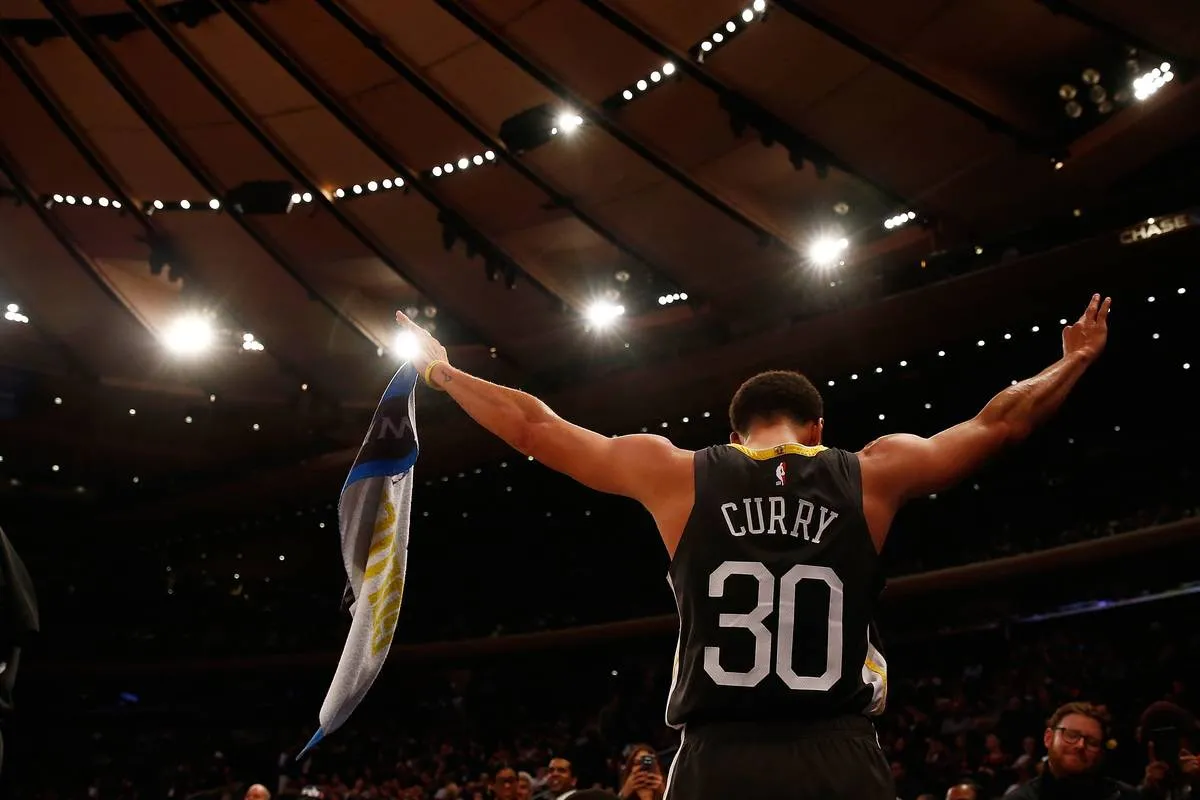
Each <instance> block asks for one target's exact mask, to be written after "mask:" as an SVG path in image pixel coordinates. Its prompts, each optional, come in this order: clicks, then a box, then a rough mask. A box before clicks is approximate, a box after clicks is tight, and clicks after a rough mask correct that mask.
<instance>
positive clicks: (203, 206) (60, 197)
mask: <svg viewBox="0 0 1200 800" xmlns="http://www.w3.org/2000/svg"><path fill="white" fill-rule="evenodd" d="M575 120H578V121H579V123H582V122H583V118H582V117H579V116H578V115H572V117H571V118H568V119H565V122H566V124H567V125H568V126H571V127H577V126H578V123H575ZM495 160H496V153H495V151H492V150H487V151H484V152H482V153H477V154H475V155H473V156H463V157H461V158H459V159H458V160H457V161H447V162H446V163H445V164H442V165H441V166H435V167H433V168H432V169H428V170H425V171H424V173H422V174H424V175H427V176H430V177H434V178H439V177H441V176H443V175H449V174H450V173H452V172H454V171H455V170H458V171H460V172H461V171H464V170H466V169H467V168H468V167H470V166H472V165H474V166H482V165H484V164H488V163H492V162H494V161H495ZM405 186H406V184H405V182H404V178H402V177H400V176H399V175H397V176H395V177H388V178H377V179H372V180H369V181H366V182H364V183H355V184H351V185H349V186H338V187H336V188H334V189H332V190H330V192H329V194H330V195H331V196H332V198H333V199H336V200H344V199H346V198H351V199H352V198H354V197H360V196H363V195H368V194H377V193H379V192H387V191H397V190H404V188H405ZM315 200H316V198H315V197H314V196H313V193H312V192H307V191H306V192H294V193H293V194H292V197H291V201H292V205H293V206H300V205H306V204H309V203H312V202H314V201H315ZM58 203H61V204H64V205H68V206H75V205H80V206H89V207H90V206H94V207H97V208H111V209H116V210H118V211H120V210H121V208H122V205H121V201H120V200H110V199H109V198H107V197H96V198H93V197H90V196H88V195H84V196H82V197H76V196H75V195H70V194H66V195H64V194H53V195H47V196H45V197H43V198H42V204H43V205H44V206H46V208H50V207H52V206H54V205H55V204H58ZM221 208H222V203H221V201H220V200H219V199H217V198H216V197H212V198H209V199H208V200H148V201H146V202H144V203H143V204H142V210H143V211H144V212H145V213H146V214H154V213H155V212H159V211H220V210H221Z"/></svg>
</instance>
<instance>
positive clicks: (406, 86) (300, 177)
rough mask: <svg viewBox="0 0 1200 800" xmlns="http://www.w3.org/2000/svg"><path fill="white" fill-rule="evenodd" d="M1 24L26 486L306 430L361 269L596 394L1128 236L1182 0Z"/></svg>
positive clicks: (852, 335)
mask: <svg viewBox="0 0 1200 800" xmlns="http://www.w3.org/2000/svg"><path fill="white" fill-rule="evenodd" d="M0 57H2V59H0V61H2V63H0V109H2V112H0V113H2V114H3V120H4V122H3V124H2V125H0V301H3V303H4V304H6V305H8V304H13V305H12V306H9V308H10V311H9V314H8V316H9V318H8V319H7V320H6V321H4V322H0V364H3V365H4V368H5V369H4V372H3V375H4V384H5V385H4V387H3V391H4V392H5V394H6V395H7V397H8V398H9V403H8V405H9V406H10V407H11V408H10V410H9V413H8V414H7V416H8V417H9V419H8V420H7V421H3V422H0V431H2V435H3V441H4V442H6V444H5V447H6V449H7V450H8V452H7V453H5V454H4V455H5V456H6V461H5V463H4V465H3V466H4V467H6V468H8V469H10V470H15V471H13V472H12V474H13V475H14V478H13V480H14V481H16V480H18V479H17V478H16V477H15V476H16V475H17V474H20V475H21V476H22V478H21V480H23V482H24V483H26V484H28V483H30V482H31V478H30V476H41V478H44V479H46V480H47V481H52V480H56V481H58V483H56V484H52V485H53V486H59V488H60V489H61V490H62V491H64V492H67V491H69V490H70V489H71V488H72V487H74V486H75V484H76V483H77V482H78V483H80V484H82V482H84V481H85V480H88V481H96V480H100V479H102V478H103V477H105V476H108V475H113V476H119V479H120V481H122V482H128V481H129V477H128V476H129V475H132V474H136V473H139V472H140V473H141V474H148V473H150V474H154V473H161V474H172V473H181V472H187V473H188V474H193V473H194V474H204V475H207V476H212V477H214V481H215V482H214V485H215V486H217V487H218V491H224V490H225V487H226V486H227V485H229V484H230V483H237V482H238V481H239V480H242V475H243V473H244V471H246V470H253V471H255V472H258V473H263V470H267V473H263V474H266V475H267V476H268V477H265V478H263V480H267V481H269V482H272V483H273V484H274V485H277V486H280V487H293V488H294V487H295V486H296V485H297V484H296V480H295V478H296V474H297V471H300V472H304V473H308V474H313V475H316V474H326V473H328V472H330V471H332V472H338V471H341V470H344V468H345V466H346V465H347V463H348V460H349V457H350V455H351V454H352V452H353V447H354V445H355V443H356V442H357V441H358V439H359V438H360V437H361V434H362V430H363V429H364V425H365V420H366V418H367V414H369V409H370V408H371V407H373V405H374V402H375V400H376V399H377V397H378V394H379V392H380V391H381V389H382V387H383V385H384V384H385V383H386V380H387V377H388V376H389V375H390V373H391V372H392V371H393V370H394V369H395V367H396V365H397V354H396V352H395V351H396V344H395V329H394V325H393V322H392V315H393V311H394V310H395V309H397V308H408V309H415V310H417V312H418V314H417V316H418V317H419V318H420V319H421V320H422V321H423V323H424V324H426V325H429V326H430V327H431V328H432V329H434V330H435V332H436V333H437V334H438V335H439V336H441V337H443V339H444V340H446V341H447V342H448V343H449V344H450V345H451V355H452V360H453V361H454V362H455V363H457V364H458V365H460V366H463V367H464V368H466V369H469V370H472V371H475V372H477V373H478V374H481V375H483V376H485V377H488V378H490V379H493V380H497V381H500V382H503V383H507V384H510V385H518V386H523V387H526V388H534V389H537V390H539V391H540V392H545V393H547V399H549V400H550V401H551V403H552V404H554V405H556V406H557V407H560V408H561V409H562V410H564V411H567V412H570V413H571V414H573V415H576V416H577V417H579V416H580V415H581V419H580V421H582V422H585V423H588V424H594V425H597V426H600V427H601V428H602V429H605V430H611V431H612V432H617V431H619V430H628V429H629V426H630V425H633V424H636V422H637V421H639V420H641V419H645V418H647V417H653V416H654V415H657V414H663V413H670V412H672V411H673V410H674V407H675V406H678V405H679V404H681V403H683V402H684V401H685V400H686V401H687V402H693V403H694V402H700V401H704V402H708V401H709V400H710V399H715V398H716V397H717V396H718V395H719V394H721V393H723V392H724V391H726V387H727V384H728V383H729V382H730V381H733V380H735V378H737V377H738V376H739V375H740V372H739V370H740V371H741V372H744V371H746V370H748V369H750V368H753V367H755V366H758V365H764V364H766V363H771V362H772V361H774V363H778V362H779V361H780V359H787V360H788V361H789V362H790V363H802V364H804V365H805V368H806V369H812V370H818V371H819V370H821V369H832V368H835V367H841V366H845V365H846V364H852V363H853V362H855V360H856V359H861V358H862V357H863V356H864V354H865V353H870V354H871V355H872V357H874V356H877V355H880V354H885V355H886V354H888V353H889V352H890V351H892V350H895V349H896V348H897V347H898V346H900V345H901V344H903V345H905V346H912V345H913V344H914V343H920V342H925V343H932V342H935V341H936V339H937V337H938V336H943V335H946V331H947V330H948V329H952V328H969V327H970V326H971V325H976V324H986V322H987V321H988V320H990V319H996V318H998V315H1000V314H1002V313H1003V312H1004V309H1005V302H1004V301H1010V300H1011V301H1014V302H1015V301H1018V299H1019V298H1025V299H1028V298H1029V297H1031V296H1034V295H1036V294H1037V291H1038V287H1039V286H1041V285H1042V284H1043V283H1047V282H1048V281H1049V280H1050V279H1049V278H1048V277H1047V276H1048V275H1050V274H1054V275H1055V276H1057V278H1062V276H1063V275H1070V274H1075V275H1083V274H1087V270H1089V269H1099V268H1100V267H1103V266H1105V265H1108V266H1109V267H1111V268H1112V269H1119V268H1122V267H1123V266H1128V261H1127V259H1128V256H1127V254H1126V253H1125V252H1124V251H1122V250H1120V249H1119V248H1115V247H1112V246H1111V245H1112V242H1111V241H1110V240H1108V239H1105V240H1104V241H1103V242H1102V243H1098V241H1099V239H1098V238H1089V237H1100V235H1101V234H1102V233H1105V232H1107V230H1108V228H1105V227H1104V226H1105V225H1109V226H1110V227H1112V226H1119V225H1121V224H1126V223H1128V222H1130V221H1132V218H1133V216H1137V214H1133V212H1132V211H1130V210H1129V207H1128V202H1126V201H1129V202H1132V201H1131V198H1133V199H1136V200H1138V201H1139V202H1148V203H1150V206H1151V207H1150V208H1149V211H1146V210H1141V211H1138V214H1140V215H1141V216H1143V217H1144V216H1145V214H1146V213H1151V212H1152V213H1166V212H1169V211H1171V210H1172V209H1171V208H1169V207H1167V208H1154V207H1153V202H1154V200H1153V199H1151V200H1149V201H1147V200H1146V197H1147V196H1148V195H1147V189H1148V187H1147V186H1144V185H1142V184H1139V183H1138V176H1139V175H1141V174H1142V173H1143V172H1144V171H1145V170H1147V169H1148V168H1150V167H1152V166H1154V165H1159V168H1160V169H1159V171H1160V173H1161V172H1162V168H1161V165H1162V163H1163V159H1164V158H1169V157H1170V156H1172V154H1177V153H1180V152H1184V151H1186V150H1187V148H1188V147H1189V146H1190V145H1194V144H1195V141H1196V137H1197V135H1200V88H1198V82H1197V81H1195V80H1194V76H1195V65H1196V63H1197V58H1198V57H1200V15H1197V14H1196V13H1195V11H1194V9H1193V8H1192V7H1191V3H1190V2H1189V0H1147V2H1143V3H1138V4H1129V3H1122V2H1118V0H1086V1H1085V0H1077V1H1074V2H1063V1H1061V0H1041V1H1040V2H1039V1H1036V0H1019V1H1018V2H1014V1H1013V0H916V1H915V2H908V3H891V2H878V1H877V0H870V1H869V2H867V1H865V0H864V1H861V2H854V3H836V2H832V0H773V1H772V2H761V0H759V2H753V3H751V4H749V5H747V4H743V3H736V2H730V0H686V1H684V0H486V2H485V1H483V0H478V1H477V2H467V0H406V1H405V2H402V3H401V2H395V0H270V2H244V1H243V0H182V1H180V2H160V3H157V4H155V3H152V2H150V1H149V0H74V1H73V2H67V1H66V0H44V2H37V0H0ZM1154 70H1158V72H1157V73H1155V72H1154ZM1156 75H1157V78H1156V77H1155V76H1156ZM1135 86H1136V87H1137V89H1135ZM1068 87H1069V88H1068ZM1167 172H1170V170H1169V168H1168V169H1167ZM1150 188H1153V187H1152V186H1151V187H1150ZM1081 208H1082V209H1086V212H1087V213H1086V214H1081V213H1080V212H1079V211H1077V209H1081ZM1123 213H1124V214H1127V218H1124V219H1123V218H1121V214H1123ZM1106 215H1107V216H1106ZM1081 216H1082V217H1083V218H1084V222H1083V223H1081V222H1080V218H1081ZM1072 219H1074V222H1071V220H1072ZM1089 219H1092V220H1100V222H1098V223H1096V225H1097V227H1093V228H1088V227H1087V226H1086V224H1084V223H1085V222H1086V221H1087V220H1089ZM1071 225H1074V226H1075V227H1073V228H1070V226H1071ZM1081 226H1082V227H1081ZM1067 228H1070V230H1066V229H1067ZM1031 232H1032V233H1031ZM1016 235H1021V236H1024V237H1025V238H1024V239H1020V240H1019V242H1018V241H1017V240H1014V239H1012V237H1013V236H1016ZM1188 236H1189V237H1192V236H1194V231H1193V232H1188ZM841 240H844V249H840V250H839V249H838V247H837V246H834V247H833V249H832V250H831V251H830V252H828V253H826V254H825V257H824V259H820V258H815V257H814V254H813V253H812V250H811V248H812V247H813V245H814V244H815V243H817V242H821V241H824V242H825V243H826V245H827V246H828V243H829V242H831V241H832V242H834V243H836V242H839V241H841ZM1014 242H1015V243H1014ZM1181 242H1182V243H1183V244H1186V245H1190V246H1192V247H1194V246H1195V239H1194V238H1188V239H1187V240H1186V241H1185V240H1184V239H1183V238H1182V237H1180V238H1178V239H1172V240H1171V241H1169V242H1165V243H1164V244H1163V245H1162V246H1163V247H1182V246H1183V244H1181ZM821 260H827V261H830V262H831V263H828V264H820V263H816V262H817V261H821ZM999 262H1005V263H1004V264H1003V265H1002V266H997V264H998V263H999ZM1072 270H1073V271H1074V272H1072ZM964 274H965V277H964ZM598 303H599V304H602V305H604V304H607V307H608V308H610V309H611V308H612V307H614V306H619V307H621V308H622V309H623V311H624V313H623V315H622V316H620V317H619V318H618V319H617V320H616V322H615V324H613V325H612V326H611V327H609V328H607V329H604V330H598V329H597V328H596V326H595V325H594V324H593V323H590V322H589V321H588V320H589V315H590V314H592V313H595V312H596V310H597V304H598ZM13 309H15V310H13ZM196 314H202V315H206V318H207V319H208V320H209V322H210V323H211V325H212V326H213V328H214V334H213V335H214V340H213V342H212V346H211V348H210V349H209V351H208V352H206V353H205V354H203V355H202V356H193V357H185V356H180V355H179V354H177V353H173V352H172V351H171V350H170V349H169V348H168V347H165V346H164V343H165V342H167V341H169V340H170V339H171V337H173V336H175V335H177V334H178V331H177V329H176V327H175V326H177V325H178V324H179V321H180V320H181V319H185V318H188V317H189V316H190V315H196ZM14 317H15V319H14ZM21 320H27V321H26V322H22V321H21ZM897 331H901V332H902V334H901V335H897ZM422 402H423V403H425V402H426V401H424V400H423V401H422ZM444 402H445V401H444V400H442V399H440V398H433V397H432V396H428V402H427V404H426V405H427V407H428V408H430V409H431V411H430V414H431V416H430V420H431V421H430V424H429V427H427V428H424V430H423V437H424V438H425V439H426V440H429V441H433V442H436V443H438V446H439V448H440V449H441V452H442V459H443V461H444V462H445V463H450V462H451V461H452V460H454V459H458V461H460V462H461V461H462V460H464V459H469V458H470V456H469V455H463V453H464V452H466V453H469V452H471V448H472V447H475V446H478V445H480V443H481V442H482V439H481V438H480V437H479V436H478V435H477V432H476V431H474V429H473V428H472V426H470V425H469V424H467V423H466V422H465V421H464V419H463V418H462V416H461V415H459V414H457V412H452V411H450V410H448V409H446V408H445V407H444ZM135 412H136V413H135ZM452 445H453V447H452ZM451 454H453V455H451ZM435 458H436V456H435ZM51 461H53V462H54V465H55V467H57V469H56V470H55V472H61V473H62V475H61V476H53V475H51V474H50V471H49V470H48V464H49V463H50V462H51ZM75 476H78V477H75ZM98 476H99V477H98ZM216 476H225V477H226V478H227V480H225V481H221V480H215V477H216ZM32 482H37V481H32ZM60 484H61V485H60ZM242 485H243V486H248V485H251V484H247V483H243V484H242ZM214 496H215V495H213V494H211V493H210V494H202V495H196V497H197V498H204V502H210V501H211V499H212V498H213V497H214Z"/></svg>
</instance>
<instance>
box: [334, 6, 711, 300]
mask: <svg viewBox="0 0 1200 800" xmlns="http://www.w3.org/2000/svg"><path fill="white" fill-rule="evenodd" d="M317 3H318V4H319V5H320V6H321V8H322V9H324V10H325V12H326V13H327V14H329V16H331V17H332V18H333V19H334V21H335V22H337V23H338V24H339V25H341V26H342V27H343V28H345V29H346V31H347V32H348V33H350V35H351V36H353V37H354V38H356V39H358V41H359V42H360V43H361V44H362V45H363V47H365V48H366V49H367V50H369V51H370V52H371V53H373V54H374V55H375V57H376V58H378V59H379V60H380V61H382V62H383V63H384V64H386V65H387V66H388V67H389V68H390V69H391V70H392V71H393V72H395V73H396V74H397V75H399V76H400V77H401V78H402V79H403V80H404V81H405V82H406V83H408V85H410V86H412V87H413V88H414V89H416V90H417V91H418V92H420V93H421V94H422V95H423V96H424V97H425V98H426V99H427V100H429V101H430V102H431V103H433V104H434V105H435V106H437V107H438V109H440V110H441V111H442V113H444V114H445V115H446V116H448V117H449V118H450V119H452V120H454V121H455V122H456V123H457V124H458V125H459V127H461V128H462V129H463V130H465V131H466V132H467V133H469V134H471V136H472V137H474V138H475V140H476V141H478V142H479V143H480V144H481V145H483V146H484V147H485V148H487V149H489V150H491V151H492V152H494V153H496V155H497V156H498V157H499V158H500V160H502V161H503V162H504V163H506V164H508V165H509V166H510V167H512V168H513V169H514V170H516V171H517V173H518V174H519V175H520V176H521V177H523V178H524V179H525V180H527V181H529V182H530V183H531V184H533V185H534V186H536V187H537V188H538V189H539V190H540V191H542V192H543V193H545V194H546V196H547V197H549V198H550V202H551V203H553V204H554V206H555V207H556V208H562V209H564V210H566V211H569V212H570V213H571V214H572V215H573V216H574V217H575V218H576V219H578V220H579V221H580V222H581V223H583V224H584V225H585V226H586V227H588V228H589V229H591V230H592V232H593V233H595V234H596V235H597V236H599V237H600V238H601V239H603V240H604V241H606V242H608V243H609V244H611V245H612V246H613V247H614V248H616V250H617V251H618V252H620V253H621V254H622V255H624V256H625V257H627V258H629V259H630V260H632V261H635V262H637V263H638V264H641V265H642V266H643V267H644V268H645V269H646V270H648V271H649V272H650V273H651V275H652V276H655V277H659V278H660V279H665V280H667V281H669V282H670V283H671V284H673V285H675V286H678V287H679V288H681V289H687V288H688V287H687V286H685V285H684V283H683V280H682V278H681V277H672V276H671V270H669V269H667V268H665V267H662V266H660V265H659V264H656V263H655V262H654V261H653V260H652V259H651V258H650V257H649V256H647V255H646V254H645V253H643V252H641V251H639V250H637V249H635V248H634V247H633V246H632V245H630V244H629V243H627V242H625V241H624V240H623V239H621V238H620V237H619V236H618V235H617V234H616V233H615V232H614V231H612V230H611V229H610V228H608V227H606V226H605V225H603V224H602V223H601V222H599V221H598V220H597V219H596V218H595V217H593V216H592V215H590V214H589V213H587V212H586V211H585V210H583V209H582V208H580V207H579V205H578V204H577V203H576V202H575V201H574V200H572V199H571V198H570V197H568V196H567V195H565V194H563V193H562V192H561V191H559V190H558V189H557V188H555V187H554V185H553V184H551V183H550V181H548V180H547V179H546V178H544V177H543V176H542V175H540V174H539V173H538V172H536V171H535V170H534V169H533V168H532V167H530V166H529V165H528V164H526V163H525V162H524V161H522V160H521V159H520V158H517V157H516V156H514V155H513V154H512V153H510V152H509V151H508V148H507V147H505V146H504V145H503V144H502V143H501V142H500V141H498V140H496V139H493V138H492V137H491V136H490V135H489V134H488V133H487V131H486V130H484V128H483V126H482V125H481V124H480V123H479V122H477V121H475V120H474V119H472V118H471V117H470V115H469V114H468V113H467V112H466V111H465V110H463V108H462V107H461V106H460V105H459V104H458V103H457V102H455V101H454V100H453V99H451V98H450V97H449V96H448V95H447V93H446V92H445V91H444V90H442V89H441V88H439V87H435V86H434V85H433V83H431V82H430V81H429V80H428V79H427V78H425V77H424V76H423V75H422V74H421V73H420V72H419V71H418V70H417V69H416V68H415V67H413V66H412V65H410V64H409V63H408V62H407V61H406V60H405V59H404V58H403V57H402V56H401V55H400V54H399V53H398V52H397V51H396V49H395V48H394V47H392V45H391V44H389V43H388V42H387V41H386V40H385V39H384V37H383V36H381V35H380V34H379V32H378V31H376V30H374V29H372V28H371V27H369V26H368V25H367V24H366V23H364V22H363V21H362V20H360V19H359V18H358V17H357V16H356V15H355V14H354V12H353V11H351V10H350V9H349V8H347V7H346V4H345V3H344V2H342V0H317ZM693 296H695V297H696V300H697V301H699V300H700V297H699V295H693Z"/></svg>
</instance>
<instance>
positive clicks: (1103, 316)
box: [1099, 297, 1112, 323]
mask: <svg viewBox="0 0 1200 800" xmlns="http://www.w3.org/2000/svg"><path fill="white" fill-rule="evenodd" d="M1110 308H1112V298H1111V297H1106V298H1104V302H1103V303H1102V304H1101V305H1100V315H1099V319H1100V322H1102V323H1107V322H1108V310H1109V309H1110Z"/></svg>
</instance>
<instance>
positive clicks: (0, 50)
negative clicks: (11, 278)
mask: <svg viewBox="0 0 1200 800" xmlns="http://www.w3.org/2000/svg"><path fill="white" fill-rule="evenodd" d="M0 58H3V60H4V61H5V63H7V64H8V66H9V68H10V69H11V70H12V71H13V74H14V75H16V76H17V79H18V80H19V81H20V82H21V84H22V85H23V86H24V87H25V91H27V92H29V94H30V96H31V97H33V99H34V100H35V101H36V102H37V104H38V105H39V106H41V107H42V110H43V111H44V112H45V113H46V116H48V117H49V118H50V121H51V122H53V123H54V126H55V127H56V128H57V129H58V130H59V132H60V133H62V135H63V136H64V137H66V139H67V141H68V142H70V144H71V146H72V147H73V148H74V149H75V152H77V153H79V155H80V157H81V158H83V160H84V161H85V162H87V165H88V166H89V167H91V169H92V172H94V173H95V174H96V177H98V178H99V179H100V181H101V182H102V183H103V184H104V185H105V187H107V189H108V192H109V195H110V196H111V197H112V198H114V199H116V200H119V201H120V202H121V210H120V213H121V214H128V215H131V216H132V218H133V219H134V221H135V222H137V224H138V226H139V227H141V229H142V232H143V233H144V234H145V237H146V239H145V241H146V242H147V243H150V242H153V241H156V240H162V239H164V238H166V237H165V235H164V234H163V233H161V232H160V231H159V230H158V229H157V228H156V227H155V225H154V222H153V220H151V219H150V217H149V216H148V215H147V214H146V212H145V209H144V208H143V207H142V204H141V203H140V202H138V201H137V200H136V199H135V198H134V197H133V195H132V194H131V193H130V191H129V190H128V188H127V187H126V186H125V185H124V184H123V182H122V181H121V179H120V177H119V176H118V175H117V173H116V170H114V169H113V167H112V165H110V164H109V163H108V162H107V160H106V159H105V158H104V156H103V154H101V152H100V150H99V148H97V147H96V145H95V144H94V143H93V142H92V140H91V138H90V137H89V136H88V135H87V134H86V133H85V132H84V129H83V126H81V125H80V124H79V122H78V121H77V120H76V119H75V118H74V116H73V115H72V114H71V113H70V112H69V111H68V110H67V109H66V108H65V107H64V105H63V102H62V101H61V100H60V99H59V98H58V96H57V95H56V94H55V93H54V91H53V90H52V89H51V88H50V87H49V86H48V85H47V84H46V82H45V81H44V80H43V79H42V77H41V75H39V74H38V72H37V70H35V69H34V68H33V67H32V66H31V65H30V64H28V63H27V62H26V60H25V58H24V57H23V56H22V55H21V53H20V52H19V51H18V50H17V49H16V48H15V47H14V46H13V45H12V43H11V42H9V41H8V40H7V39H4V38H3V37H0ZM88 264H89V265H90V266H91V267H92V268H93V269H94V268H95V264H94V263H93V262H92V261H91V259H90V258H88ZM97 277H98V278H99V279H100V280H101V281H102V282H103V285H104V286H105V287H108V288H109V290H110V292H109V293H110V295H112V294H113V293H115V292H116V290H115V288H114V287H112V286H111V284H109V283H108V281H107V279H105V278H104V277H103V273H97ZM191 280H193V281H195V278H194V277H193V278H191ZM116 299H118V300H120V302H121V304H122V305H123V306H124V307H125V308H126V310H128V311H129V313H130V314H132V315H133V316H134V318H135V319H137V321H138V323H139V324H141V325H142V327H143V328H145V329H146V330H147V332H149V333H150V334H151V335H152V336H153V335H155V330H154V327H153V326H152V325H151V324H150V322H149V321H148V320H147V319H146V318H144V317H143V316H142V315H141V313H140V312H139V311H138V309H137V307H136V304H134V303H132V302H131V301H127V300H126V299H125V298H124V297H123V296H120V295H119V294H118V295H116ZM231 316H233V315H231ZM233 322H235V323H236V322H237V320H236V319H235V320H233ZM243 327H244V326H243ZM269 357H270V358H271V359H273V360H274V361H275V362H276V363H277V364H279V366H280V368H281V369H282V370H283V371H284V372H286V373H288V374H289V375H290V376H291V377H292V378H294V379H298V380H299V381H300V382H301V383H303V382H305V381H306V380H307V377H306V375H307V373H305V372H304V371H303V370H301V369H300V368H299V366H298V365H297V364H294V363H292V362H291V361H289V360H288V359H287V358H285V357H284V356H282V355H280V354H279V353H277V352H274V351H272V352H270V353H269ZM315 388H316V386H315V384H314V389H315ZM318 391H319V390H318Z"/></svg>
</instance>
